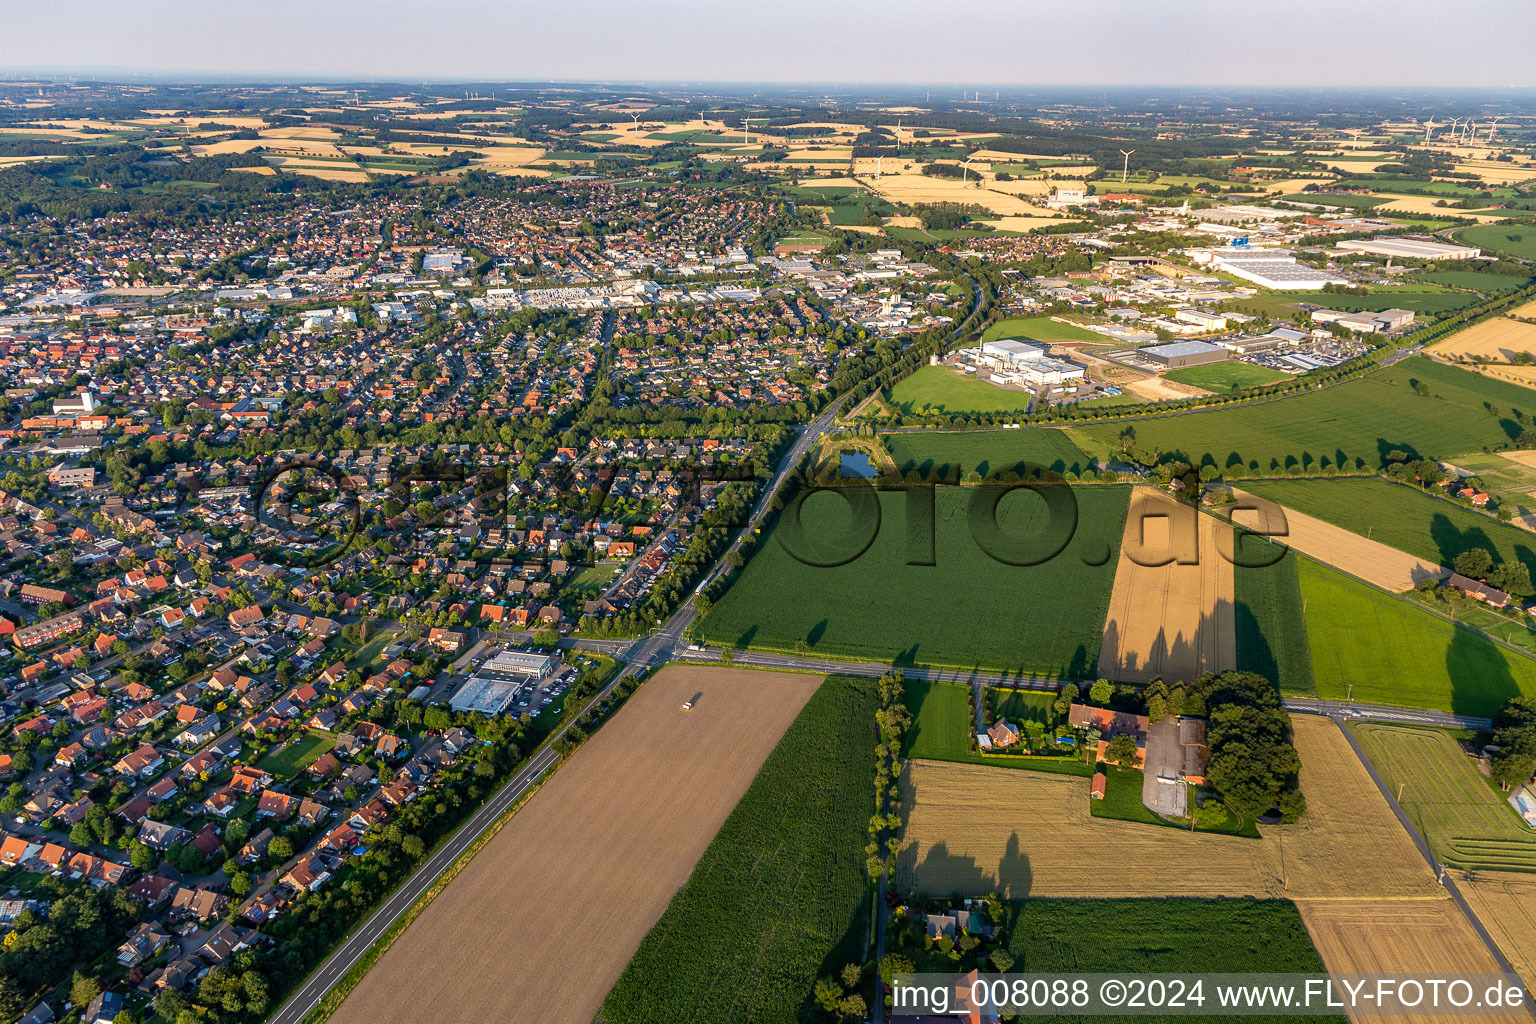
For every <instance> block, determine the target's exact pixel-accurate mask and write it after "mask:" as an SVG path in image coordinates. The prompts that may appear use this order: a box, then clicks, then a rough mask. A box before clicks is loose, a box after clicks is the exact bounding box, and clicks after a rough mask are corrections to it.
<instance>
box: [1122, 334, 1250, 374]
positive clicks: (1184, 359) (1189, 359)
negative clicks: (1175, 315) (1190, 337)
mask: <svg viewBox="0 0 1536 1024" xmlns="http://www.w3.org/2000/svg"><path fill="white" fill-rule="evenodd" d="M1136 354H1137V355H1138V356H1140V357H1142V358H1144V359H1147V360H1149V361H1151V362H1154V363H1160V364H1162V365H1163V366H1165V367H1167V368H1168V369H1170V370H1176V369H1178V368H1179V367H1181V366H1204V365H1205V364H1206V363H1221V362H1225V361H1226V360H1227V358H1228V357H1230V356H1231V355H1232V352H1231V350H1230V349H1228V348H1226V347H1225V346H1222V345H1212V344H1211V343H1210V342H1206V341H1175V342H1171V343H1169V344H1167V345H1152V346H1150V347H1148V348H1143V349H1137V350H1136Z"/></svg>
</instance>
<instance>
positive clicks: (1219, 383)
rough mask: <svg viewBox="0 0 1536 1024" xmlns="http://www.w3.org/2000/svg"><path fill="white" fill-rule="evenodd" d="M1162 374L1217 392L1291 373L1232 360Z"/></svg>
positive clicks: (1246, 386)
mask: <svg viewBox="0 0 1536 1024" xmlns="http://www.w3.org/2000/svg"><path fill="white" fill-rule="evenodd" d="M1163 376H1164V377H1167V378H1168V379H1169V380H1175V381H1178V382H1179V383H1180V384H1189V385H1192V386H1193V387H1197V388H1205V390H1207V391H1218V392H1219V391H1241V390H1242V389H1243V388H1253V387H1258V386H1260V385H1262V384H1273V383H1275V382H1276V381H1280V380H1287V379H1289V378H1290V377H1291V374H1289V373H1282V372H1281V371H1279V370H1271V369H1270V368H1269V367H1267V366H1256V365H1254V364H1253V363H1243V362H1238V361H1236V360H1233V361H1231V362H1226V363H1212V364H1210V365H1209V366H1185V367H1182V368H1180V369H1177V370H1170V371H1169V372H1167V373H1165V374H1163Z"/></svg>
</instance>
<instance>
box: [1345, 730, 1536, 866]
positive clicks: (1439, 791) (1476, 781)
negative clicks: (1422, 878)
mask: <svg viewBox="0 0 1536 1024" xmlns="http://www.w3.org/2000/svg"><path fill="white" fill-rule="evenodd" d="M1351 728H1352V729H1353V730H1354V733H1355V736H1356V737H1357V738H1358V739H1359V741H1360V745H1361V747H1363V748H1364V749H1365V752H1366V754H1367V755H1369V756H1370V759H1371V760H1372V761H1373V762H1374V763H1375V765H1376V770H1377V771H1378V772H1380V773H1381V776H1382V778H1384V779H1386V781H1387V788H1388V789H1390V790H1392V791H1393V792H1394V793H1395V792H1397V790H1398V787H1399V786H1402V794H1403V795H1402V797H1401V799H1400V800H1399V802H1400V803H1401V804H1402V806H1403V810H1405V811H1407V812H1408V816H1409V817H1410V818H1412V819H1413V821H1414V822H1415V823H1416V824H1417V825H1418V827H1419V831H1421V832H1423V833H1424V835H1425V837H1426V838H1427V839H1428V840H1429V845H1430V847H1431V849H1433V850H1434V851H1435V856H1437V857H1439V858H1440V859H1441V860H1442V861H1444V862H1445V863H1446V864H1449V865H1450V866H1451V867H1455V868H1461V869H1463V870H1467V871H1476V870H1488V871H1536V829H1531V828H1529V827H1527V826H1526V825H1525V824H1524V823H1523V822H1522V821H1521V820H1520V817H1519V816H1518V815H1517V814H1515V811H1514V808H1512V807H1510V806H1509V803H1508V801H1506V800H1505V799H1504V796H1503V795H1502V794H1500V793H1498V792H1496V791H1495V790H1494V789H1493V787H1492V786H1490V785H1489V784H1488V782H1487V780H1485V779H1484V778H1483V777H1482V776H1481V775H1480V774H1478V771H1477V768H1476V767H1475V766H1474V765H1473V763H1472V759H1471V758H1469V757H1468V756H1467V755H1466V754H1464V753H1462V751H1461V747H1459V746H1458V745H1457V744H1456V741H1455V740H1453V739H1451V737H1450V736H1448V735H1446V734H1445V733H1444V732H1441V731H1439V730H1435V729H1416V728H1411V727H1408V726H1401V725H1383V724H1380V723H1374V722H1363V723H1360V724H1358V725H1353V726H1351Z"/></svg>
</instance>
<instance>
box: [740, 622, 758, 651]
mask: <svg viewBox="0 0 1536 1024" xmlns="http://www.w3.org/2000/svg"><path fill="white" fill-rule="evenodd" d="M756 638H757V626H756V625H751V626H748V627H747V628H746V631H745V632H743V633H742V634H741V636H739V637H737V638H736V646H737V647H751V646H752V641H753V640H755V639H756Z"/></svg>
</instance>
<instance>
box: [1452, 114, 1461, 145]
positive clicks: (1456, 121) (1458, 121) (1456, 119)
mask: <svg viewBox="0 0 1536 1024" xmlns="http://www.w3.org/2000/svg"><path fill="white" fill-rule="evenodd" d="M1459 124H1461V118H1459V117H1453V118H1451V141H1452V142H1455V141H1456V126H1457V125H1459Z"/></svg>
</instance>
